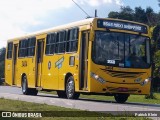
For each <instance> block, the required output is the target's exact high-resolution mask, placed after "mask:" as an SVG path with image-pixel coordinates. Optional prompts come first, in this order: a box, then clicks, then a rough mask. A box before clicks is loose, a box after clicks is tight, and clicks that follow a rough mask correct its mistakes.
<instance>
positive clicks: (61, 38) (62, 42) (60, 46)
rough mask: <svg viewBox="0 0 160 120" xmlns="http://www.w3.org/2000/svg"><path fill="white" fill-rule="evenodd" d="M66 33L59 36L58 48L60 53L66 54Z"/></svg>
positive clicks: (63, 32) (62, 32)
mask: <svg viewBox="0 0 160 120" xmlns="http://www.w3.org/2000/svg"><path fill="white" fill-rule="evenodd" d="M65 42H66V31H61V32H59V33H58V34H57V48H58V53H64V52H65Z"/></svg>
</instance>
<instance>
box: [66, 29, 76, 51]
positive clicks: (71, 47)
mask: <svg viewBox="0 0 160 120" xmlns="http://www.w3.org/2000/svg"><path fill="white" fill-rule="evenodd" d="M78 32H79V30H78V28H74V29H70V30H68V36H67V42H66V51H67V52H74V51H77V48H78Z"/></svg>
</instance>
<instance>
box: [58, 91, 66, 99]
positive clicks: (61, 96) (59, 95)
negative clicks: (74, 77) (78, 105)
mask: <svg viewBox="0 0 160 120" xmlns="http://www.w3.org/2000/svg"><path fill="white" fill-rule="evenodd" d="M57 95H58V97H59V98H67V95H66V92H65V91H57Z"/></svg>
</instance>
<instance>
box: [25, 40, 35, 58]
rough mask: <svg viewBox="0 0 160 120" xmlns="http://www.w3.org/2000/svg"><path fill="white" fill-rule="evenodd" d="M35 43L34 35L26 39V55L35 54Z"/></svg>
mask: <svg viewBox="0 0 160 120" xmlns="http://www.w3.org/2000/svg"><path fill="white" fill-rule="evenodd" d="M35 44H36V38H35V37H33V38H29V39H28V47H27V53H28V56H34V54H35Z"/></svg>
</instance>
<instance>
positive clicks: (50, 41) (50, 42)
mask: <svg viewBox="0 0 160 120" xmlns="http://www.w3.org/2000/svg"><path fill="white" fill-rule="evenodd" d="M55 42H56V34H55V33H52V34H48V35H47V42H46V52H45V53H46V54H47V55H52V54H54V52H55Z"/></svg>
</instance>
